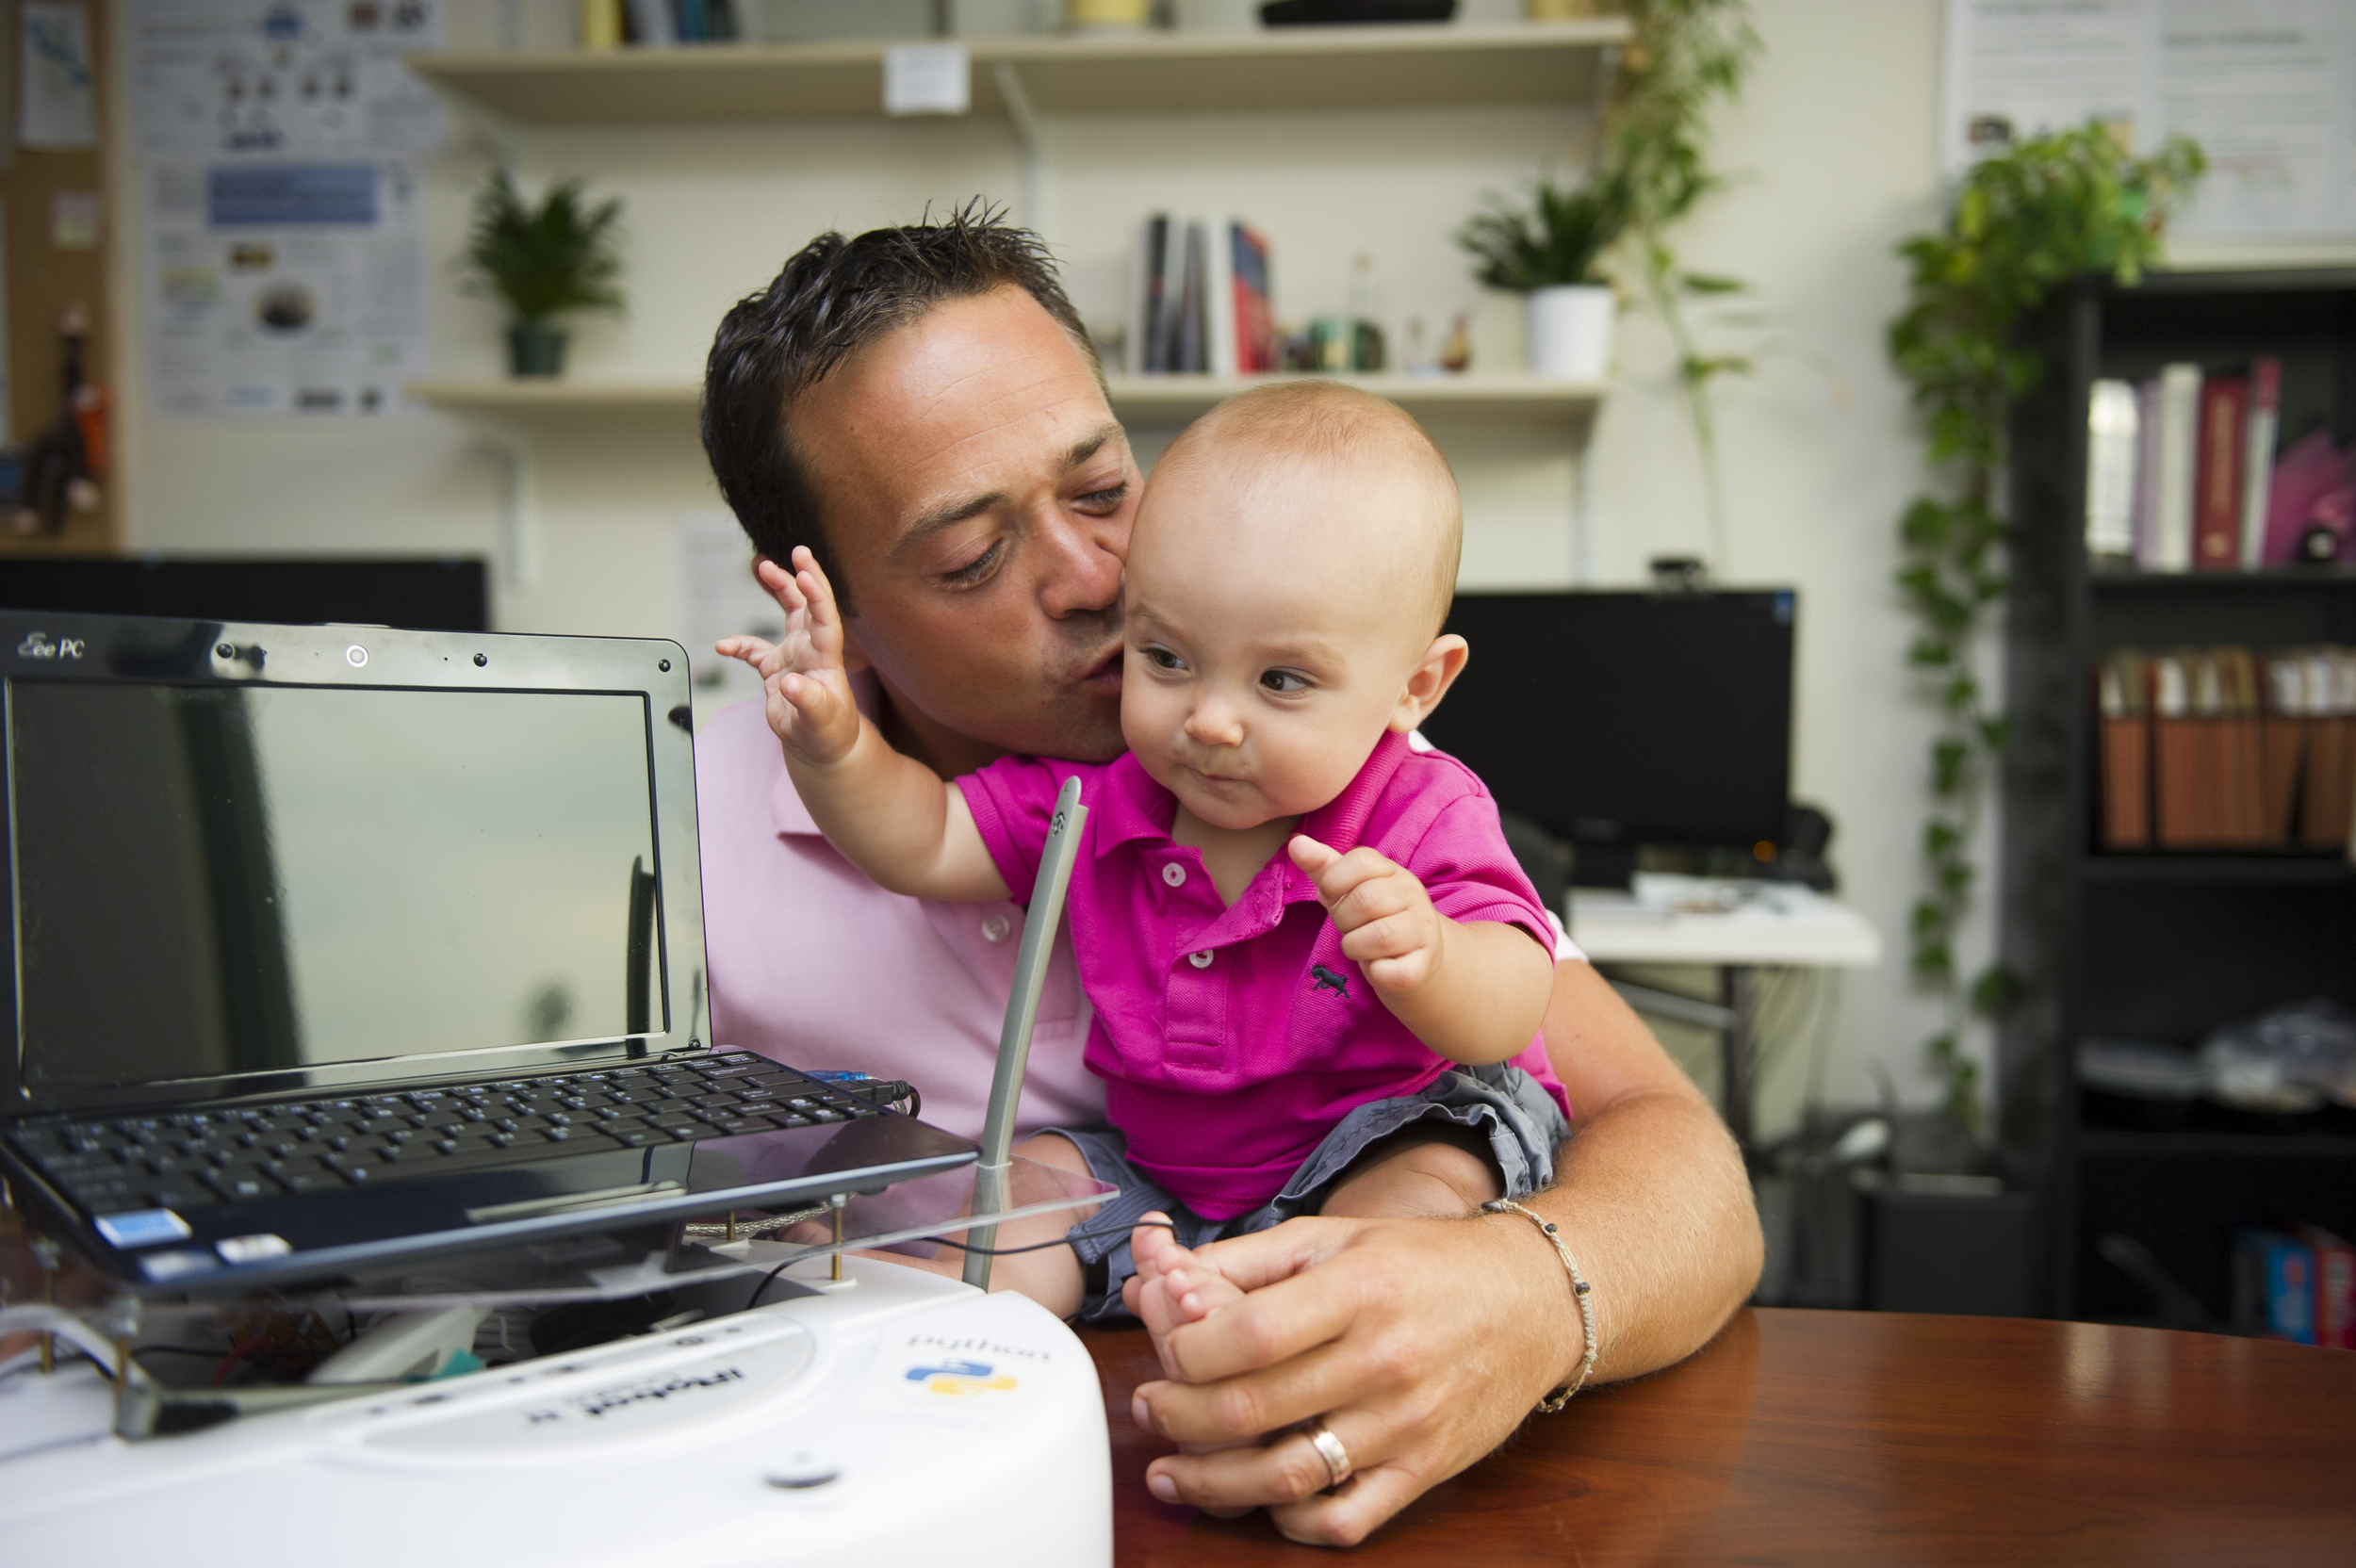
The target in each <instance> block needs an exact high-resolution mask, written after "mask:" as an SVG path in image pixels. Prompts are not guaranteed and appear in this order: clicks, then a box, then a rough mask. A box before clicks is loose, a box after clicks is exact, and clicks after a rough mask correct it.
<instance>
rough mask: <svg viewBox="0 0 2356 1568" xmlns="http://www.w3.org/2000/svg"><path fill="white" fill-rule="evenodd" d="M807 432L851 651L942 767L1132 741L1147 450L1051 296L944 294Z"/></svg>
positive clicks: (838, 376) (820, 407)
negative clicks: (1048, 306) (1136, 565)
mask: <svg viewBox="0 0 2356 1568" xmlns="http://www.w3.org/2000/svg"><path fill="white" fill-rule="evenodd" d="M789 438H790V439H791V440H792V441H793V442H794V447H795V449H796V450H797V451H798V452H799V453H800V455H801V457H802V459H803V461H804V463H805V464H806V465H807V466H808V468H809V472H810V480H811V483H812V485H813V487H814V488H815V490H816V491H817V494H818V497H819V498H820V505H821V507H822V509H823V514H824V518H825V524H824V526H825V528H826V541H827V544H828V545H829V547H831V549H832V551H833V554H834V559H835V563H836V566H837V571H838V582H839V584H840V585H841V586H842V588H843V590H844V592H845V594H846V596H847V597H848V599H849V601H850V609H851V617H850V619H849V620H848V622H847V623H846V624H845V628H844V629H845V632H846V640H847V642H848V644H849V650H848V651H849V652H850V653H851V654H852V655H853V656H854V658H855V659H856V660H863V661H864V662H867V663H869V664H871V665H873V666H874V668H875V673H876V675H877V676H878V678H881V680H882V681H883V684H884V687H885V689H886V691H887V692H888V693H890V694H891V696H892V702H893V706H894V709H895V711H896V713H897V715H898V717H899V718H900V719H901V721H902V722H903V723H904V724H906V725H907V726H908V728H909V730H910V731H911V734H910V736H909V738H910V739H912V740H914V741H916V742H917V743H919V744H920V746H921V747H922V748H923V749H924V750H926V751H928V752H929V753H930V754H931V760H933V761H934V762H935V763H936V765H948V766H951V767H954V768H959V769H961V768H964V767H969V766H973V765H976V764H977V763H978V762H979V761H981V760H985V758H984V757H983V756H982V755H981V752H983V751H985V750H986V751H988V752H990V753H995V752H1002V751H1015V752H1023V753H1029V754H1035V755H1041V756H1048V757H1065V758H1072V759H1075V760H1093V761H1101V760H1105V759H1108V758H1111V757H1114V756H1117V755H1119V754H1120V752H1121V561H1122V559H1123V557H1124V556H1125V555H1126V554H1127V553H1128V547H1129V525H1130V522H1131V520H1132V519H1133V518H1134V517H1135V516H1136V515H1137V491H1138V489H1139V482H1138V478H1137V466H1136V464H1135V463H1134V462H1133V461H1132V459H1131V458H1130V455H1129V443H1128V440H1127V438H1126V437H1125V436H1124V435H1123V434H1122V433H1121V426H1120V424H1119V423H1118V422H1117V421H1116V420H1115V419H1114V418H1113V416H1112V411H1111V409H1109V408H1108V407H1106V406H1105V402H1104V393H1103V392H1102V390H1101V389H1099V387H1098V386H1097V384H1096V378H1095V377H1094V375H1092V374H1091V373H1090V372H1089V370H1088V362H1087V361H1086V360H1085V359H1083V358H1082V357H1081V355H1080V351H1078V350H1077V349H1076V348H1074V347H1073V346H1072V340H1071V339H1070V338H1068V337H1066V336H1065V335H1064V333H1063V329H1062V328H1060V327H1058V326H1057V325H1056V324H1055V319H1054V318H1053V317H1051V316H1049V315H1048V314H1047V312H1046V311H1045V310H1044V309H1042V308H1040V306H1039V302H1037V301H1035V300H1033V299H1032V298H1031V297H1030V296H1029V295H1028V294H1025V293H1023V291H1022V290H1020V289H1017V288H1006V289H1001V290H999V291H998V292H995V293H992V294H987V295H983V296H980V297H977V298H973V299H964V300H952V301H950V302H946V303H944V304H941V305H938V306H936V307H935V308H934V309H932V310H931V311H929V312H927V313H926V314H925V315H924V317H923V318H922V319H919V320H917V321H915V322H913V323H911V324H909V325H908V326H905V327H902V328H900V329H899V330H898V331H896V332H894V333H892V335H889V336H887V337H885V338H883V339H881V340H879V341H877V342H875V343H874V344H872V345H870V346H869V347H867V348H866V349H863V350H861V351H859V353H857V354H854V355H853V356H852V357H851V358H850V359H849V360H848V361H846V362H845V363H844V364H843V366H841V367H840V368H837V369H836V370H835V371H834V372H833V373H832V374H830V375H829V376H827V377H826V380H824V381H822V382H820V383H819V384H817V385H816V386H815V387H813V388H811V389H810V392H809V393H808V394H807V395H805V396H804V398H803V399H802V400H801V402H800V403H799V404H798V405H797V406H796V407H795V408H794V417H793V420H792V424H791V428H790V431H789ZM975 743H979V745H978V747H977V746H976V745H975Z"/></svg>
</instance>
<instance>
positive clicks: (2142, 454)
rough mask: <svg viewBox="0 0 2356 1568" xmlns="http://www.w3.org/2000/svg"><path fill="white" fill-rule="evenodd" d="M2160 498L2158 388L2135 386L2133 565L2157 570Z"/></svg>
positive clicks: (2154, 385) (2148, 383)
mask: <svg viewBox="0 0 2356 1568" xmlns="http://www.w3.org/2000/svg"><path fill="white" fill-rule="evenodd" d="M2159 498H2160V384H2159V383H2158V382H2157V381H2156V380H2154V381H2146V382H2139V383H2137V384H2136V385H2135V502H2134V505H2133V508H2132V512H2131V518H2132V523H2131V526H2132V528H2133V531H2134V533H2135V565H2136V566H2137V567H2139V568H2140V569H2142V570H2144V571H2147V572H2155V571H2157V570H2159V563H2160V535H2159V528H2158V522H2157V518H2156V517H2155V516H2154V515H2153V514H2154V512H2155V511H2156V510H2157V508H2158V506H2159Z"/></svg>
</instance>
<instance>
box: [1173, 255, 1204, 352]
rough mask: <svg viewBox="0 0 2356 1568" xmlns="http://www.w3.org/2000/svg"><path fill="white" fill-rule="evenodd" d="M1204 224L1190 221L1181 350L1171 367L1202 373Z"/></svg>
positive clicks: (1181, 301)
mask: <svg viewBox="0 0 2356 1568" xmlns="http://www.w3.org/2000/svg"><path fill="white" fill-rule="evenodd" d="M1185 256H1186V260H1185V263H1184V267H1185V270H1184V271H1182V272H1181V273H1180V274H1179V276H1180V284H1179V295H1178V343H1177V348H1178V351H1177V354H1176V356H1175V360H1174V363H1173V364H1172V365H1171V367H1170V368H1172V369H1174V370H1184V371H1187V372H1189V373H1190V374H1194V375H1200V374H1202V373H1203V370H1204V369H1205V368H1207V365H1206V360H1205V356H1204V354H1203V348H1204V342H1203V327H1204V325H1205V322H1204V319H1203V282H1204V279H1203V225H1202V224H1200V223H1188V224H1187V225H1186V250H1185Z"/></svg>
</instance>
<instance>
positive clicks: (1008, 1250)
mask: <svg viewBox="0 0 2356 1568" xmlns="http://www.w3.org/2000/svg"><path fill="white" fill-rule="evenodd" d="M1141 1225H1142V1226H1151V1227H1153V1228H1154V1229H1156V1230H1163V1231H1169V1232H1170V1233H1172V1234H1175V1233H1176V1232H1177V1230H1178V1227H1177V1226H1175V1225H1173V1224H1171V1223H1170V1221H1169V1220H1167V1219H1139V1220H1137V1221H1134V1222H1133V1223H1131V1224H1128V1225H1119V1226H1114V1227H1112V1228H1111V1229H1108V1230H1104V1231H1089V1230H1086V1229H1083V1228H1079V1227H1074V1228H1073V1229H1072V1230H1069V1231H1066V1232H1065V1233H1063V1234H1062V1235H1060V1236H1058V1237H1056V1238H1055V1240H1054V1241H1036V1242H1033V1243H1032V1244H1031V1245H1029V1246H1028V1247H973V1246H969V1245H967V1244H966V1243H964V1242H962V1241H951V1240H950V1239H949V1238H948V1237H947V1236H934V1237H932V1238H931V1239H932V1240H933V1242H934V1243H935V1244H936V1245H939V1246H941V1247H954V1248H956V1249H957V1250H958V1251H960V1252H979V1253H982V1254H983V1255H984V1256H986V1257H992V1258H1010V1257H1013V1256H1014V1255H1015V1254H1016V1253H1017V1252H1044V1251H1047V1250H1049V1249H1051V1248H1055V1247H1069V1246H1071V1245H1072V1243H1073V1242H1075V1241H1093V1240H1095V1239H1096V1238H1097V1237H1099V1236H1107V1235H1117V1234H1119V1233H1121V1232H1122V1231H1133V1230H1136V1229H1137V1227H1138V1226H1141ZM807 1255H808V1254H806V1253H797V1254H795V1255H794V1256H793V1257H790V1258H788V1259H786V1260H785V1261H784V1262H783V1263H781V1264H779V1265H777V1267H775V1268H773V1269H771V1270H769V1272H768V1273H766V1274H763V1275H762V1276H761V1283H759V1284H757V1285H755V1286H753V1294H752V1296H751V1297H750V1298H749V1299H747V1300H746V1301H745V1302H744V1311H746V1312H750V1311H752V1310H753V1309H754V1308H755V1307H757V1306H759V1305H761V1297H762V1296H763V1295H764V1294H765V1293H766V1292H767V1291H768V1289H769V1286H770V1285H771V1284H772V1283H774V1282H776V1280H777V1276H778V1275H780V1274H782V1273H784V1272H785V1271H786V1270H787V1269H789V1268H791V1267H793V1266H794V1265H795V1264H797V1263H800V1262H801V1261H802V1260H803V1258H804V1257H806V1256H807Z"/></svg>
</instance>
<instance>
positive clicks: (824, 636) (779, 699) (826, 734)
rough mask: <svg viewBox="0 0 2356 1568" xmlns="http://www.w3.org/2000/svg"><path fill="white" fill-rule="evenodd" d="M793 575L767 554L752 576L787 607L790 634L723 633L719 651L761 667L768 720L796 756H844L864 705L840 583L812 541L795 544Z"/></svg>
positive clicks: (812, 761)
mask: <svg viewBox="0 0 2356 1568" xmlns="http://www.w3.org/2000/svg"><path fill="white" fill-rule="evenodd" d="M753 575H754V576H755V577H757V578H759V579H760V580H761V586H762V587H763V588H766V589H767V590H768V591H769V596H771V597H772V598H774V599H776V600H777V608H778V609H780V610H782V611H784V612H785V635H784V636H783V637H782V638H781V639H779V640H778V641H777V642H776V643H774V644H773V643H766V642H763V641H762V640H761V639H760V638H758V637H723V638H722V639H721V640H720V641H719V642H718V643H716V644H714V645H713V651H715V652H717V653H719V654H720V655H721V656H722V657H724V658H728V659H741V660H743V661H744V662H745V663H747V664H750V665H751V666H752V667H753V669H754V670H755V671H757V672H758V673H759V674H760V676H761V684H762V686H763V687H764V688H765V689H766V692H767V710H768V715H769V727H770V729H772V730H773V731H775V732H776V734H777V740H778V741H779V742H780V743H783V745H784V746H785V751H786V755H787V756H788V757H790V758H792V759H793V760H794V761H797V762H801V763H804V764H806V765H809V766H813V767H824V766H826V764H827V763H829V762H839V761H841V760H843V758H844V757H846V756H848V755H849V754H850V750H851V747H852V746H853V745H855V744H857V743H858V741H859V707H858V705H857V703H855V702H854V701H853V700H852V697H851V678H850V675H849V672H848V671H846V670H845V669H844V667H843V614H842V612H841V610H840V609H838V608H837V606H836V604H835V598H834V585H833V584H832V583H830V582H828V581H827V580H826V573H825V572H823V571H821V570H820V569H819V567H818V560H817V557H815V556H813V555H811V554H810V549H809V547H807V546H802V545H796V546H795V547H794V572H793V574H792V575H791V576H789V575H788V574H787V573H786V572H785V570H784V569H783V568H781V567H780V566H778V564H777V563H776V562H774V561H770V560H767V559H765V558H764V559H762V560H761V561H760V562H758V563H756V564H755V565H754V567H753Z"/></svg>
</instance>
